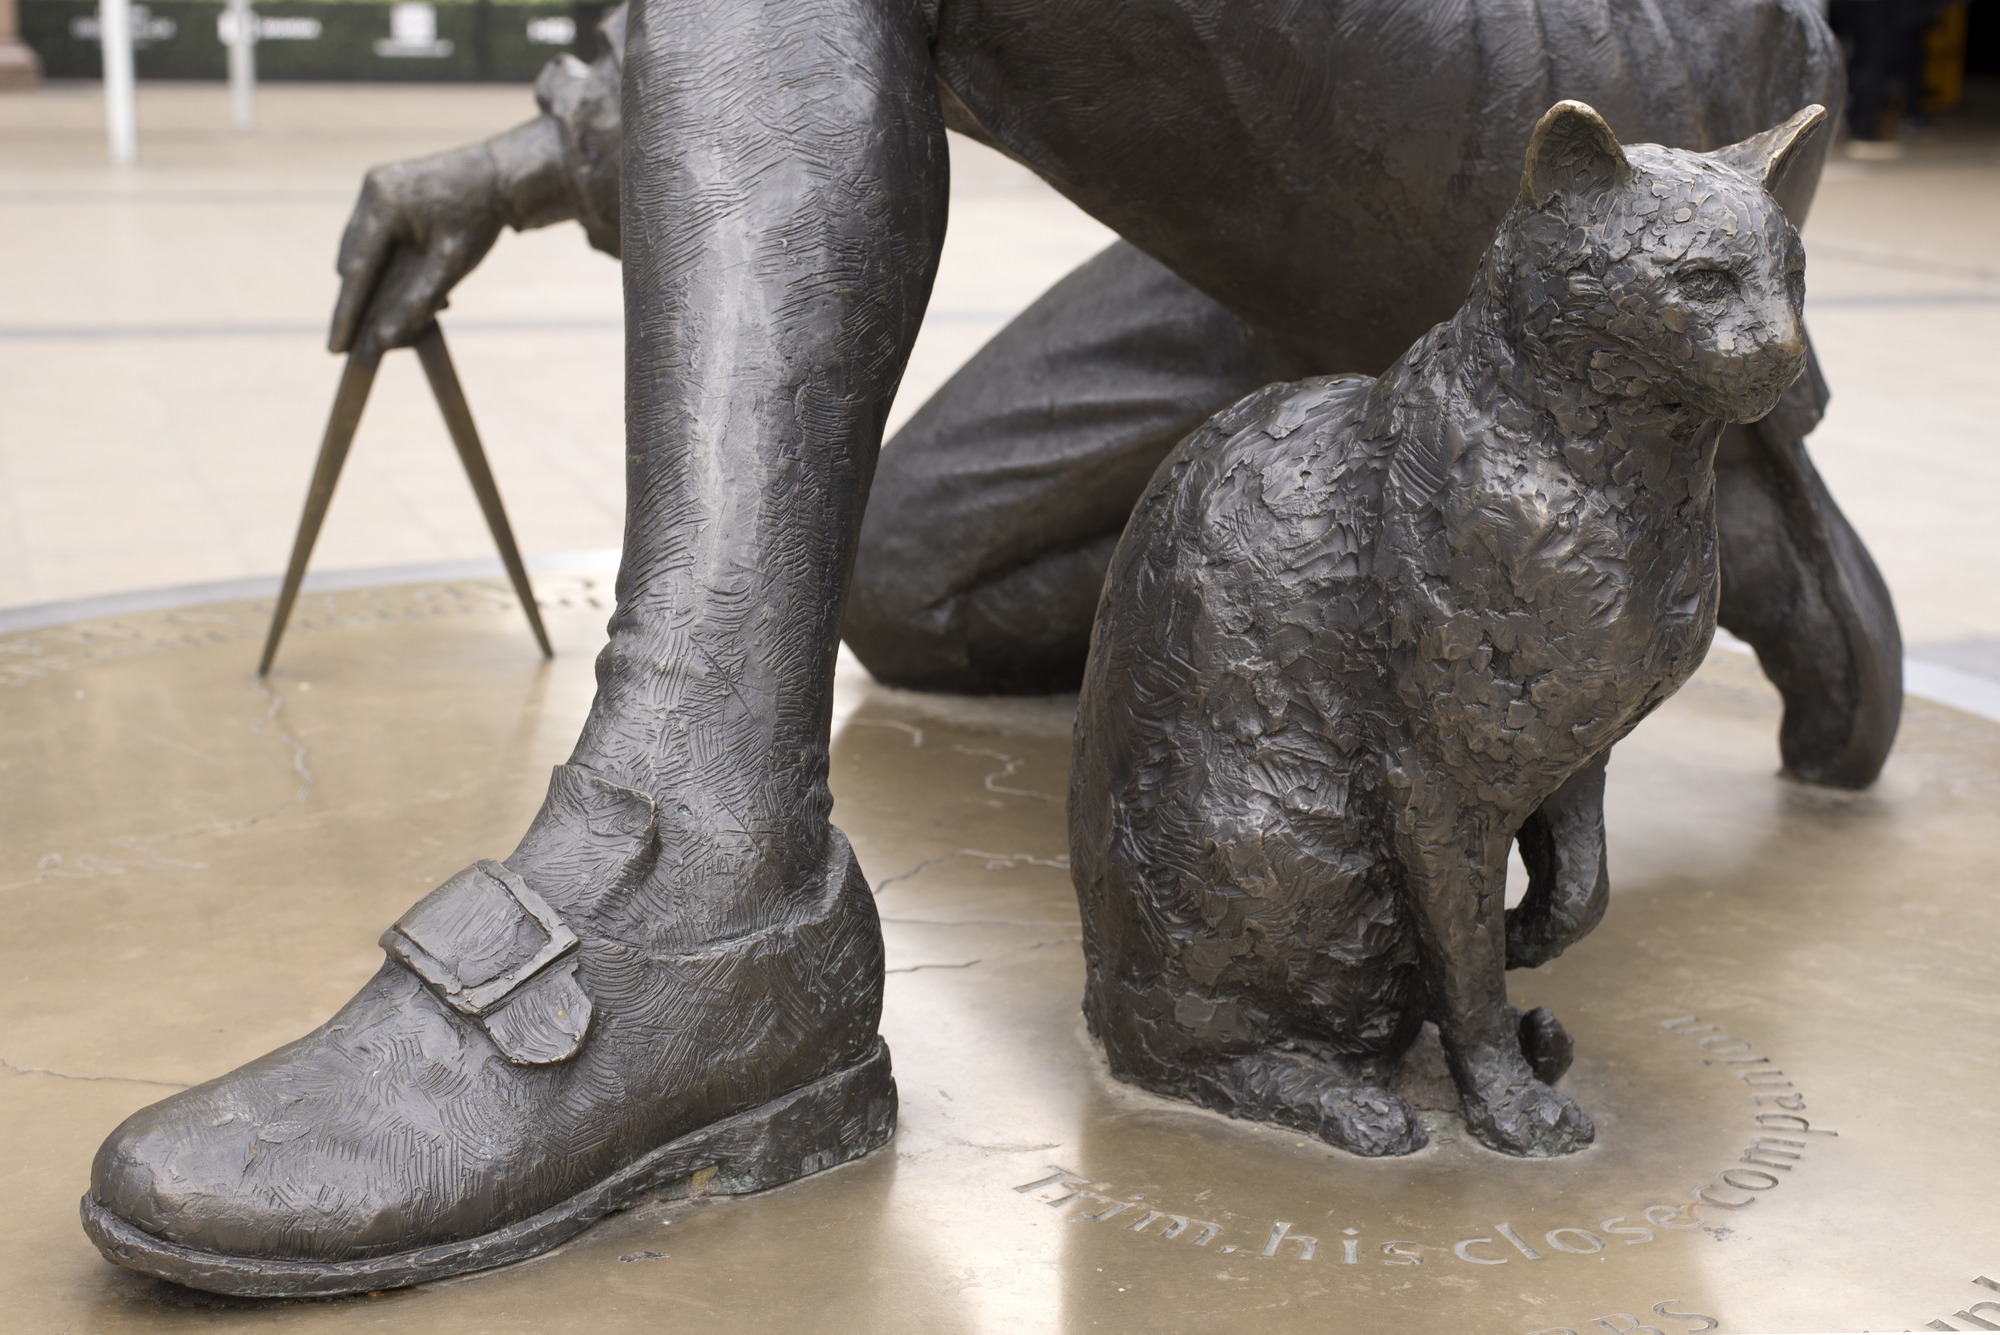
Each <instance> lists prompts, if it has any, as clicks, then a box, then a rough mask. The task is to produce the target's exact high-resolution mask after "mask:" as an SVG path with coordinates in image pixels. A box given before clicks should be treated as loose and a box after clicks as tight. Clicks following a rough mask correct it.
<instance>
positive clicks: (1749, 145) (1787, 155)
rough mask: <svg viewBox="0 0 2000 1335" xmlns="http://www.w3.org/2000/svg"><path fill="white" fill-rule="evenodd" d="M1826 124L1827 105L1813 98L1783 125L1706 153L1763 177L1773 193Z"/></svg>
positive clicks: (1750, 173)
mask: <svg viewBox="0 0 2000 1335" xmlns="http://www.w3.org/2000/svg"><path fill="white" fill-rule="evenodd" d="M1825 124H1826V108H1825V107H1823V106H1821V105H1820V104H1819V103H1817V102H1815V103H1813V104H1812V105H1811V106H1809V107H1805V108H1802V109H1801V110H1799V111H1798V112H1796V113H1794V114H1793V116H1792V118H1791V119H1790V120H1788V121H1786V122H1785V123H1784V124H1783V125H1774V126H1772V127H1771V128H1770V129H1768V130H1766V131H1764V133H1762V134H1753V135H1751V136H1750V137H1749V138H1748V139H1745V140H1744V141H1743V142H1742V143H1740V144H1731V145H1729V146H1728V147H1727V148H1718V149H1716V150H1715V152H1713V153H1711V154H1709V156H1710V157H1712V158H1715V159H1717V160H1719V161H1721V162H1725V163H1727V164H1729V165H1730V166H1731V167H1734V168H1736V170H1737V171H1740V172H1742V173H1743V174H1744V175H1745V176H1748V177H1749V178H1750V179H1751V180H1753V181H1762V182H1763V183H1764V189H1765V190H1766V191H1767V192H1770V193H1776V191H1777V189H1778V186H1779V185H1780V183H1782V182H1783V181H1784V179H1785V173H1787V172H1789V171H1790V170H1791V169H1792V168H1793V166H1795V165H1796V164H1797V163H1799V162H1800V161H1801V160H1803V159H1804V158H1805V156H1806V150H1807V149H1809V148H1811V147H1812V145H1813V141H1814V140H1815V139H1818V138H1819V132H1820V127H1821V126H1823V125H1825Z"/></svg>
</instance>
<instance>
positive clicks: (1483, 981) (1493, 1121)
mask: <svg viewBox="0 0 2000 1335" xmlns="http://www.w3.org/2000/svg"><path fill="white" fill-rule="evenodd" d="M1388 779H1389V783H1390V785H1391V787H1392V790H1394V791H1396V792H1397V793H1398V797H1399V802H1398V807H1399V810H1398V812H1397V815H1396V831H1395V844H1396V849H1397V853H1398V855H1399V856H1398V860H1399V861H1400V862H1401V864H1402V871H1403V878H1404V885H1405V889H1406V893H1407V894H1408V896H1409V899H1410V903H1411V907H1412V908H1413V909H1414V911H1415V914H1416V917H1417V922H1418V928H1419V937H1420V940H1421V944H1422V959H1423V971H1424V981H1425V984H1426V987H1427V990H1428V993H1429V996H1430V1006H1431V1017H1432V1018H1433V1019H1434V1020H1436V1021H1437V1026H1438V1033H1439V1036H1440V1037H1441V1038H1443V1040H1444V1051H1445V1057H1446V1059H1447V1060H1448V1061H1449V1063H1450V1065H1451V1074H1452V1079H1453V1081H1454V1082H1455V1083H1456V1084H1457V1086H1458V1094H1459V1109H1460V1111H1461V1112H1462V1113H1463V1115H1464V1117H1465V1124H1466V1127H1467V1129H1469V1130H1470V1131H1471V1132H1472V1134H1473V1135H1474V1136H1476V1137H1478V1139H1479V1140H1480V1141H1481V1142H1482V1143H1484V1144H1486V1145H1488V1146H1490V1147H1491V1148H1493V1149H1496V1150H1499V1151H1500V1152H1501V1153H1503V1154H1518V1155H1523V1156H1526V1157H1529V1158H1548V1157H1551V1156H1553V1155H1557V1154H1569V1153H1571V1152H1573V1151H1575V1150H1578V1149H1581V1148H1582V1147H1583V1146H1585V1145H1588V1144H1589V1143H1590V1142H1591V1140H1592V1139H1593V1138H1594V1137H1595V1136H1596V1130H1595V1128H1593V1127H1592V1126H1591V1123H1590V1118H1589V1117H1588V1116H1587V1115H1586V1114H1585V1113H1584V1111H1583V1110H1582V1109H1581V1108H1579V1107H1577V1106H1576V1104H1575V1103H1573V1102H1571V1100H1570V1099H1569V1097H1568V1096H1567V1095H1565V1094H1563V1093H1561V1092H1559V1091H1557V1090H1555V1089H1552V1088H1551V1087H1549V1086H1548V1085H1547V1084H1545V1083H1543V1082H1542V1081H1541V1080H1539V1079H1537V1078H1536V1076H1535V1073H1534V1070H1533V1069H1532V1068H1531V1067H1530V1066H1529V1064H1528V1061H1527V1059H1526V1058H1525V1057H1524V1056H1523V1055H1522V1052H1521V1032H1520V1020H1519V1017H1518V1015H1517V1014H1516V1012H1515V1011H1514V1010H1513V1009H1512V1008H1511V1007H1510V1006H1508V1004H1507V969H1506V965H1507V939H1506V926H1505V924H1506V890H1507V864H1506V855H1507V843H1508V835H1507V833H1506V832H1505V831H1504V830H1501V831H1499V832H1498V833H1496V832H1495V831H1494V829H1493V828H1491V826H1490V825H1489V823H1488V822H1486V821H1484V820H1482V818H1481V816H1482V813H1481V812H1480V809H1479V807H1478V805H1477V803H1476V802H1474V801H1473V800H1471V799H1470V795H1469V794H1467V793H1465V792H1464V791H1463V790H1462V789H1461V788H1460V787H1459V785H1456V784H1453V783H1451V781H1450V780H1449V779H1448V778H1445V777H1443V776H1442V775H1441V773H1440V771H1439V770H1438V769H1437V768H1434V767H1432V766H1431V765H1429V764H1428V763H1426V762H1423V761H1419V760H1416V759H1415V758H1413V757H1409V756H1405V757H1402V758H1399V762H1398V763H1396V764H1395V765H1394V766H1393V767H1392V769H1391V770H1390V773H1389V775H1388ZM1482 827H1484V828H1482Z"/></svg>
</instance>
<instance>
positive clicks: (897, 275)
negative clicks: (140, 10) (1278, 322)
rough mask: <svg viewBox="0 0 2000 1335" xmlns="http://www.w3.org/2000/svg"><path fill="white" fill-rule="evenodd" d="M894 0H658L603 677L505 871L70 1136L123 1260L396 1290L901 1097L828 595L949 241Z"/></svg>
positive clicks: (732, 1174) (479, 878)
mask: <svg viewBox="0 0 2000 1335" xmlns="http://www.w3.org/2000/svg"><path fill="white" fill-rule="evenodd" d="M926 39H927V32H926V30H925V25H924V22H923V18H922V15H921V11H920V9H919V5H918V2H917V0H735V3H732V4H729V5H715V4H701V3H692V2H683V0H653V2H652V3H650V4H645V5H642V6H641V7H640V8H639V9H637V10H635V12H634V15H633V32H632V38H631V45H630V47H629V48H628V62H627V69H626V73H627V79H628V82H627V85H626V90H625V107H626V123H627V125H628V126H629V127H630V129H631V131H632V132H631V134H630V135H629V136H628V139H627V153H626V159H625V163H626V165H625V222H624V238H625V257H626V259H625V264H626V269H625V279H626V304H627V311H628V324H629V330H630V336H629V339H628V343H629V346H630V353H629V357H628V409H627V420H628V433H629V455H630V468H631V472H630V483H629V486H630V490H629V494H628V498H627V507H628V514H629V515H630V524H629V528H628V536H627V545H626V553H625V562H624V566H623V569H622V570H621V573H620V579H619V606H618V611H617V613H616V615H615V617H614V618H613V621H612V626H611V642H610V645H609V646H608V647H607V648H606V650H605V651H604V653H603V655H602V656H601V657H600V659H599V662H598V678H599V692H598V697H597V701H596V703H595V705H594V706H593V708H592V710H591V714H590V718H589V721H588V723H587V724H586V726H585V730H584V734H583V737H582V739H581V740H580V741H579V743H578V745H577V749H576V752H575V755H574V757H573V759H572V761H571V763H569V764H567V765H564V766H562V767H560V768H559V769H558V770H557V772H556V777H555V780H554V782H553V783H552V785H551V788H550V792H549V797H548V800H547V801H546V802H545V804H544V805H543V808H542V811H541V814H540V815H538V816H537V817H536V819H535V822H534V824H533V826H532V827H531V828H530V829H529V831H528V834H527V836H526V837H525V838H524V839H523V840H522V843H521V846H520V847H519V848H518V849H516V850H515V852H514V853H513V854H512V855H510V856H509V857H508V859H507V860H506V861H505V863H493V862H483V863H480V864H477V865H476V866H474V867H471V868H468V869H466V870H465V871H464V872H461V873H460V874H459V875H457V876H454V877H452V878H451V879H450V880H448V881H447V882H446V883H445V884H444V885H443V886H441V887H439V888H438V889H437V890H436V891H433V892H432V894H431V895H429V896H427V897H426V898H425V899H424V900H423V901H422V902H421V903H420V904H419V905H418V906H416V907H415V908H414V909H412V910H411V911H410V912H409V913H406V914H405V915H404V916H403V918H402V919H401V920H399V921H398V922H397V924H396V925H395V926H394V927H393V928H392V929H391V930H390V931H389V932H388V933H387V934H385V935H384V937H383V946H384V948H385V950H386V951H387V953H388V956H389V958H388V961H387V962H386V963H385V964H384V965H383V967H382V969H381V970H380V971H379V972H378V973H377V974H376V975H375V977H374V978H373V979H372V980H370V982H369V983H368V984H367V985H366V986H365V987H364V988H363V989H362V991H361V992H360V993H359V994H358V995H357V996H356V997H355V998H354V999H353V1000H352V1001H350V1002H349V1003H348V1004H347V1005H346V1006H345V1007H343V1008H342V1010H341V1011H340V1013H339V1014H338V1015H337V1016H335V1017H334V1019H333V1020H332V1021H331V1022H330V1023H328V1024H327V1025H326V1026H324V1027H322V1028H321V1029H319V1030H317V1031H315V1032H314V1033H312V1034H310V1035H308V1036H307V1037H305V1038H303V1039H301V1040H299V1041H298V1042H296V1043H292V1044H289V1045H287V1046H286V1047H284V1048H281V1049H279V1050H278V1051H276V1052H273V1053H271V1054H269V1055H268V1056H265V1057H263V1058H261V1059H259V1060H257V1061H255V1062H252V1063H251V1064H249V1065H248V1066H245V1067H242V1068H241V1069H239V1070H237V1071H235V1072H233V1073H231V1074H229V1075H226V1076H223V1077H222V1078H220V1079H218V1080H213V1081H210V1082H208V1083H207V1084H204V1085H201V1086H199V1087H197V1088H195V1089H192V1090H189V1091H186V1092H185V1093H182V1094H179V1095H176V1096H175V1097H173V1098H171V1099H168V1100H166V1101H165V1102H163V1103H160V1104H156V1105H154V1106H153V1107H151V1108H147V1109H143V1110H141V1111H140V1112H139V1113H137V1114H135V1115H134V1116H133V1117H132V1118H131V1119H129V1120H128V1121H127V1122H126V1123H125V1125H124V1126H122V1127H120V1128H119V1129H118V1130H117V1131H116V1132H115V1133H113V1135H112V1136H111V1138H110V1139H109V1140H107V1141H106V1143H105V1145H104V1147H103V1148H102V1149H101V1150H100V1151H99V1153H98V1158H97V1162H96V1165H95V1166H94V1168H93V1171H92V1175H91V1190H90V1194H89V1195H88V1196H87V1197H86V1198H85V1200H84V1203H83V1214H84V1223H85V1227H86V1229H87V1230H88V1231H89V1232H90V1233H91V1236H92V1238H93V1239H94V1240H95V1241H96V1242H97V1243H98V1245H99V1247H100V1248H101V1249H102V1250H103V1251H104V1252H105V1254H106V1255H107V1256H108V1257H110V1258H111V1259H112V1260H115V1261H118V1262H120V1263H121V1264H124V1265H128V1266H132V1267H133V1268H135V1269H139V1270H142V1271H146V1272H148V1273H151V1274H156V1275H163V1276H166V1277H168V1278H171V1279H175V1280H178V1281H180V1282H182V1283H186V1284H191V1285H195V1286H197V1287H202V1288H211V1289H217V1290H220V1291H224V1292H231V1293H242V1294H253V1295H293V1296H298V1295H307V1294H327V1293H344V1292H354V1291H357V1290H369V1289H379V1288H388V1287H394V1286H396V1285H399V1284H409V1283H416V1282H421V1281H424V1280H430V1279H437V1278H441V1277H444V1276H446V1275H451V1274H456V1273H460V1272H462V1271H467V1270H476V1269H480V1268H483V1267H485V1266H490V1265H498V1264H502V1263H504V1262H507V1261H511V1260H518V1259H521V1258H522V1257H525V1256H531V1255H534V1254H536V1253H537V1252H540V1251H545V1250H547V1249H548V1248H549V1247H552V1246H554V1245H556V1244H557V1243H559V1242H561V1241H563V1239H564V1238H566V1237H568V1236H569V1235H570V1234H573V1233H574V1232H576V1231H577V1230H579V1229H581V1228H583V1227H585V1226H586V1225H587V1224H588V1223H589V1222H590V1221H591V1220H593V1219H596V1218H598V1217H599V1216H601V1215H603V1214H604V1213H606V1212H607V1211H609V1210H613V1209H618V1208H620V1207H621V1206H623V1205H625V1204H629V1203H630V1202H631V1201H633V1200H634V1199H636V1198H637V1197H638V1196H639V1195H640V1194H641V1193H644V1192H647V1191H651V1190H657V1189H665V1190H669V1191H675V1190H681V1191H687V1190H709V1191H723V1192H729V1191H748V1190H755V1189H757V1188H759V1187H764V1186H770V1185H775V1184H776V1183H779V1182H783V1181H787V1180H789V1179H791V1178H794V1177H797V1176H800V1175H802V1174H804V1173H809V1172H814V1171H817V1170H819V1169H821V1168H826V1167H830V1166H831V1165H833V1164H836V1163H839V1162H841V1161H843V1160H845V1159H850V1158H853V1157H854V1156H856V1155H858V1154H862V1153H866V1152H867V1151H868V1150H869V1149H871V1148H873V1147H874V1146H876V1145H879V1144H880V1143H881V1142H882V1140H883V1139H884V1138H886V1136H887V1135H888V1134H889V1131H890V1129H891V1128H892V1127H893V1125H894V1121H895V1087H894V1083H893V1081H892V1079H891V1076H890V1071H889V1061H888V1055H887V1052H886V1049H885V1048H884V1047H883V1045H882V1044H881V1042H880V1040H879V1038H877V1036H876V1033H875V1027H876V1022H877V1020H878V1018H879V1016H880V1007H881V995H882V941H881V929H880V926H879V924H878V922H877V920H876V917H875V907H874V900H873V897H872V896H871V895H870V893H869V889H868V884H867V882H866V880H865V878H863V877H862V875H861V873H860V869H859V868H858V866H857V865H856V864H855V862H854V859H853V855H852V853H851V851H850V850H849V849H848V847H847V843H846V841H845V839H843V838H842V837H841V836H840V835H839V833H838V832H837V831H835V830H833V829H832V827H831V826H829V824H828V823H827V816H828V811H829V808H830V802H829V799H828V796H827V789H826V771H827V727H828V719H829V713H830V688H831V680H832V673H833V658H834V650H835V645H836V640H835V634H836V631H837V628H838V626H839V624H840V611H841V599H842V591H843V587H844V585H845V583H846V579H847V574H848V571H849V568H850V566H851V564H852V560H853V552H854V543H855V535H856V532H857V529H858V527H859V524H860V517H861V507H862V502H863V498H864V497H865V495H866V492H867V488H868V482H869V477H870V474H871V473H872V471H873V468H874V461H875V453H876V448H877V446H878V444H879V442H880V439H881V431H882V423H883V419H884V415H885V413H886V410H887V407H888V403H889V400H890V397H891V395H892V394H893V393H894V390H895V386H896V382H897V380H898V378H899V377H900V375H901V374H902V369H903V361H904V358H905V356H906V355H907V353H908V351H909V348H910V345H911V343H912V342H913V341H914V338H915V335H916V330H917V327H918V324H919V322H920V320H921V318H922V314H923V306H924V302H925V300H926V298H927V296H928V293H929V288H930V282H931V277H932V274H933V273H934V270H935V265H936V259H937V253H938V248H939V243H940V240H941V237H942V232H943V222H944V202H945V186H946V182H945V174H946V173H945V157H944V154H945V144H944V133H943V126H942V123H941V120H940V116H939V111H938V105H937V98H936V93H935V88H934V85H933V83H932V80H931V73H930V68H929V56H928V45H927V40H926Z"/></svg>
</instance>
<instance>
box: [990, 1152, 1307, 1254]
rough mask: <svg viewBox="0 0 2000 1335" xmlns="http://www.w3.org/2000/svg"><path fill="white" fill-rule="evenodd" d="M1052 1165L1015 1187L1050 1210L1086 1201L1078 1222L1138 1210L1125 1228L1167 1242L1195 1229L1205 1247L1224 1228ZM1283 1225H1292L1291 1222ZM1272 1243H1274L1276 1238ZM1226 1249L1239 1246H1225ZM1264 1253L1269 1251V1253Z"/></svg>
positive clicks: (1193, 1241)
mask: <svg viewBox="0 0 2000 1335" xmlns="http://www.w3.org/2000/svg"><path fill="white" fill-rule="evenodd" d="M1050 1168H1051V1169H1052V1170H1053V1171H1052V1172H1051V1173H1050V1174H1049V1176H1047V1177H1044V1178H1038V1179H1037V1180H1035V1181H1033V1182H1023V1183H1022V1184H1021V1185H1020V1186H1018V1187H1016V1188H1014V1190H1015V1191H1017V1192H1019V1193H1020V1194H1022V1195H1024V1196H1027V1197H1028V1198H1029V1199H1031V1200H1037V1201H1040V1202H1041V1203H1042V1204H1043V1205H1046V1206H1048V1207H1050V1208H1051V1209H1058V1210H1059V1209H1062V1208H1063V1207H1065V1206H1068V1205H1069V1204H1071V1203H1072V1202H1083V1203H1084V1204H1085V1207H1086V1208H1084V1209H1082V1210H1079V1211H1073V1212H1071V1213H1070V1215H1069V1218H1071V1219H1073V1220H1075V1221H1077V1222H1078V1223H1088V1224H1102V1223H1106V1222H1109V1221H1111V1220H1114V1219H1117V1218H1118V1216H1120V1215H1126V1214H1128V1212H1129V1211H1132V1210H1137V1211H1139V1212H1140V1213H1139V1215H1138V1216H1137V1217H1136V1218H1133V1219H1132V1222H1131V1223H1129V1224H1126V1225H1125V1226H1124V1230H1123V1231H1125V1232H1128V1233H1144V1234H1146V1235H1147V1236H1148V1237H1153V1238H1158V1239H1161V1240H1162V1241H1166V1242H1176V1241H1179V1240H1180V1239H1181V1238H1183V1237H1187V1235H1188V1234H1189V1233H1190V1231H1192V1233H1193V1236H1192V1237H1187V1241H1188V1244H1189V1245H1191V1246H1195V1247H1206V1246H1207V1245H1208V1244H1209V1243H1210V1242H1212V1241H1214V1240H1215V1236H1216V1234H1218V1233H1220V1232H1221V1231H1222V1225H1220V1224H1218V1223H1215V1222H1213V1221H1212V1220H1207V1219H1194V1218H1190V1217H1189V1216H1187V1215H1184V1214H1173V1213H1170V1212H1168V1211H1165V1210H1159V1209H1155V1208H1153V1207H1151V1206H1148V1205H1146V1204H1145V1202H1144V1201H1143V1200H1140V1199H1137V1198H1135V1199H1133V1200H1129V1201H1128V1200H1120V1199H1119V1198H1117V1197H1115V1196H1112V1195H1110V1194H1108V1193H1109V1192H1110V1189H1111V1188H1110V1184H1109V1183H1105V1182H1100V1183H1097V1184H1095V1185H1093V1184H1092V1183H1091V1180H1090V1179H1089V1178H1087V1177H1085V1176H1083V1174H1081V1173H1072V1172H1070V1171H1069V1170H1068V1169H1067V1168H1059V1167H1056V1165H1054V1164H1051V1165H1050ZM1120 1222H1123V1221H1120ZM1162 1223H1163V1224H1164V1225H1165V1226H1164V1227H1163V1228H1161V1229H1159V1230H1158V1231H1157V1232H1155V1231H1153V1225H1154V1224H1162ZM1283 1227H1287V1228H1289V1227H1290V1225H1284V1226H1283ZM1303 1241H1304V1242H1306V1243H1307V1244H1308V1249H1307V1255H1308V1256H1310V1255H1311V1248H1310V1244H1311V1242H1312V1239H1310V1238H1306V1239H1303ZM1273 1245H1274V1246H1275V1239H1274V1241H1273ZM1223 1250H1224V1251H1235V1250H1236V1249H1235V1248H1234V1247H1225V1248H1223ZM1265 1255H1270V1253H1268V1252H1267V1253H1265Z"/></svg>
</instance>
